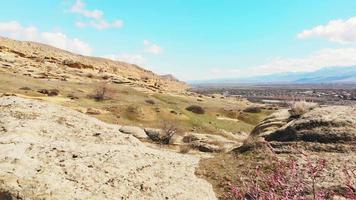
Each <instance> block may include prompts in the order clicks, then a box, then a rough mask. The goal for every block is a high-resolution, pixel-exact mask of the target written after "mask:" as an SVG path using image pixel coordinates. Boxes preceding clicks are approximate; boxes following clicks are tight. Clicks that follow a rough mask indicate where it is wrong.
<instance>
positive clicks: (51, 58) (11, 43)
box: [0, 37, 187, 92]
mask: <svg viewBox="0 0 356 200" xmlns="http://www.w3.org/2000/svg"><path fill="white" fill-rule="evenodd" d="M0 65H4V66H6V67H7V68H8V70H6V71H7V72H9V71H12V72H14V73H17V74H19V75H26V76H31V77H34V78H38V79H58V80H62V81H67V80H74V81H83V80H87V79H91V80H96V81H108V82H113V83H117V84H129V85H132V86H135V87H138V88H140V89H143V88H145V89H148V90H153V91H158V90H159V91H162V90H163V91H178V92H180V91H184V90H185V89H186V88H187V85H186V84H185V83H183V82H180V81H178V80H176V79H172V78H170V77H166V76H159V75H156V74H154V73H153V72H151V71H148V70H145V69H143V68H140V67H138V66H136V65H133V64H128V63H124V62H119V61H112V60H109V59H104V58H96V57H88V56H81V55H77V54H73V53H70V52H67V51H64V50H60V49H57V48H54V47H51V46H48V45H44V44H39V43H35V42H22V41H16V40H11V39H7V38H3V37H0Z"/></svg>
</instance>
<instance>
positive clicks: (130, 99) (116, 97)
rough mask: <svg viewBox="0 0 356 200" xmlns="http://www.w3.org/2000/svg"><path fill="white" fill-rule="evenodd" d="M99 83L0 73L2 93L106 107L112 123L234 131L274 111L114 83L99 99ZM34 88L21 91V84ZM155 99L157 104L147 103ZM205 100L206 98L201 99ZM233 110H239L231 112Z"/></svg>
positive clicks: (107, 118)
mask: <svg viewBox="0 0 356 200" xmlns="http://www.w3.org/2000/svg"><path fill="white" fill-rule="evenodd" d="M98 85H99V84H98V82H92V81H88V82H83V83H76V82H66V81H58V80H46V79H33V78H31V77H25V76H19V75H14V74H7V73H4V72H0V92H2V93H5V92H10V93H16V94H21V95H26V96H29V97H35V98H40V99H44V100H46V101H51V102H54V103H58V104H61V105H64V106H67V107H71V108H74V109H77V110H82V111H85V110H86V109H87V108H97V109H100V110H102V114H100V115H94V116H95V117H97V118H99V119H101V120H103V121H106V122H109V123H117V124H123V125H136V126H142V127H160V126H161V124H162V121H163V120H165V121H170V122H172V123H174V124H176V125H177V126H178V127H179V128H180V129H182V130H185V131H196V132H202V133H210V134H218V133H219V132H221V129H222V130H226V131H231V132H239V131H244V132H249V131H250V130H251V129H252V128H253V127H254V126H255V125H256V124H257V123H258V122H259V121H261V120H262V119H263V118H264V117H265V116H267V115H268V114H269V113H270V111H267V110H263V112H262V113H258V114H252V113H243V112H240V111H241V110H242V109H243V108H244V107H246V106H247V102H246V101H238V100H231V99H220V98H214V99H213V98H211V97H202V98H198V97H194V96H187V95H174V94H167V93H165V94H163V93H146V92H141V91H137V90H135V89H133V88H131V87H129V86H125V85H117V84H111V85H110V88H111V89H112V90H113V91H114V94H113V98H112V99H111V100H105V101H102V102H97V101H95V100H93V99H91V98H89V97H88V95H90V94H92V93H93V91H94V90H95V89H96V88H97V87H98ZM25 86H26V87H29V88H31V90H28V91H26V90H20V89H19V88H21V87H25ZM44 88H45V89H58V90H59V91H60V95H59V96H56V97H47V96H45V95H42V94H40V93H38V92H37V90H39V89H44ZM68 95H74V96H76V97H78V99H77V100H70V99H69V98H68V97H67V96H68ZM147 99H152V100H153V101H154V102H155V104H149V103H146V102H145V100H147ZM197 99H201V100H202V101H198V100H197ZM193 104H195V105H200V106H202V107H203V108H204V109H205V110H206V113H205V114H203V115H198V114H194V113H191V112H189V111H186V110H185V108H186V107H187V106H189V105H193ZM231 112H234V113H237V114H235V115H233V116H232V115H231ZM218 116H221V117H230V118H235V119H239V121H237V122H236V121H230V120H221V119H218Z"/></svg>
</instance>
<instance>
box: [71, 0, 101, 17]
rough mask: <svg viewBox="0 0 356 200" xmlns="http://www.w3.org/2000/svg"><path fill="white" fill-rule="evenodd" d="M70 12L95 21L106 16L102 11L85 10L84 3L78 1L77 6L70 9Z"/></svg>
mask: <svg viewBox="0 0 356 200" xmlns="http://www.w3.org/2000/svg"><path fill="white" fill-rule="evenodd" d="M70 11H71V12H73V13H78V14H81V15H83V16H85V17H89V18H94V19H100V18H101V17H102V16H103V14H104V13H103V11H101V10H87V9H85V3H84V2H82V1H81V0H76V1H75V4H74V5H73V6H72V7H71V8H70Z"/></svg>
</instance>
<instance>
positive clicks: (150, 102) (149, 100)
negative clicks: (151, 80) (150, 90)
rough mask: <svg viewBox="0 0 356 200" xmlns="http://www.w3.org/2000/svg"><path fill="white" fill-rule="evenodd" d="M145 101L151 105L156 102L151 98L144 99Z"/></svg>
mask: <svg viewBox="0 0 356 200" xmlns="http://www.w3.org/2000/svg"><path fill="white" fill-rule="evenodd" d="M145 102H146V103H148V104H151V105H154V104H156V102H155V101H154V100H153V99H146V100H145Z"/></svg>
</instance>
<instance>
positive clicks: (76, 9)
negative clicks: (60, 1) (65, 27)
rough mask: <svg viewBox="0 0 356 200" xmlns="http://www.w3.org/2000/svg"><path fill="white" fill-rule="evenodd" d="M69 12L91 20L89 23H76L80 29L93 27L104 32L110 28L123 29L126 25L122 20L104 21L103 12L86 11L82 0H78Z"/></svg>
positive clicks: (96, 10)
mask: <svg viewBox="0 0 356 200" xmlns="http://www.w3.org/2000/svg"><path fill="white" fill-rule="evenodd" d="M69 11H70V12H72V13H77V14H80V15H82V16H84V17H86V18H89V19H91V20H89V21H88V22H82V21H78V22H76V26H77V27H80V28H83V27H93V28H96V29H98V30H103V29H108V28H122V27H123V25H124V22H123V21H122V20H114V21H113V22H108V21H107V20H106V19H104V12H103V11H101V10H98V9H94V10H88V9H86V8H85V3H84V2H83V1H82V0H76V1H75V3H74V5H73V6H72V7H71V8H70V9H69Z"/></svg>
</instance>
